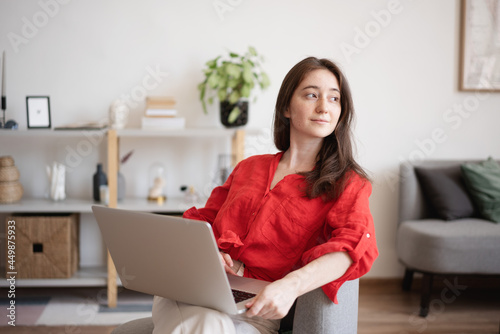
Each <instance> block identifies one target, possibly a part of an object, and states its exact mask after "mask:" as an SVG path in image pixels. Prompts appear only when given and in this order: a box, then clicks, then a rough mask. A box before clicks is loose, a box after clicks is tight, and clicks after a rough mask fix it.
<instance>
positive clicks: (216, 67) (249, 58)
mask: <svg viewBox="0 0 500 334" xmlns="http://www.w3.org/2000/svg"><path fill="white" fill-rule="evenodd" d="M262 61H263V59H262V56H259V55H258V54H257V51H256V50H255V48H253V47H249V48H248V51H247V52H246V53H245V54H243V55H239V54H237V53H234V52H229V57H228V58H225V59H224V58H222V56H218V57H216V58H215V59H212V60H209V61H208V62H207V63H206V68H205V69H204V71H203V73H204V74H205V80H204V81H203V82H202V83H200V84H199V85H198V89H199V91H200V101H201V104H202V106H203V111H204V112H205V114H206V113H207V102H208V103H209V104H212V103H213V101H214V98H215V97H217V98H218V99H219V101H220V117H221V123H222V124H223V125H224V126H226V127H235V126H242V125H245V124H246V123H247V121H248V98H249V97H250V93H251V92H252V90H253V89H254V88H255V87H256V86H259V87H260V89H262V90H264V89H266V88H267V87H269V84H270V82H269V77H268V76H267V74H266V73H265V72H264V71H263V70H262V68H261V62H262ZM209 92H212V95H211V96H208V95H209V94H208V93H209ZM255 99H256V97H255ZM255 99H254V101H255Z"/></svg>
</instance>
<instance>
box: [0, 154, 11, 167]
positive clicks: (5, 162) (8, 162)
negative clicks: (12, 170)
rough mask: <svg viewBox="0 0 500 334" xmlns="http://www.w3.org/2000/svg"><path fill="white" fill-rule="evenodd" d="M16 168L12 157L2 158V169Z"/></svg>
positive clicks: (0, 165) (0, 161)
mask: <svg viewBox="0 0 500 334" xmlns="http://www.w3.org/2000/svg"><path fill="white" fill-rule="evenodd" d="M12 166H14V159H12V157H11V156H8V155H6V156H3V157H0V167H12Z"/></svg>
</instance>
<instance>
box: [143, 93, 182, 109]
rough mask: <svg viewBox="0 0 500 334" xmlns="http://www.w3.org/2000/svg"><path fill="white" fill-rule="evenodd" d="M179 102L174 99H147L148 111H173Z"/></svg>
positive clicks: (149, 97)
mask: <svg viewBox="0 0 500 334" xmlns="http://www.w3.org/2000/svg"><path fill="white" fill-rule="evenodd" d="M176 103H177V101H175V99H174V98H173V97H163V96H160V97H155V96H148V97H146V108H147V109H173V108H174V107H175V104H176Z"/></svg>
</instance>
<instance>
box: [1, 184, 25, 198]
mask: <svg viewBox="0 0 500 334" xmlns="http://www.w3.org/2000/svg"><path fill="white" fill-rule="evenodd" d="M21 197H23V186H22V185H21V183H19V182H18V181H12V182H0V203H14V202H17V201H19V200H20V199H21Z"/></svg>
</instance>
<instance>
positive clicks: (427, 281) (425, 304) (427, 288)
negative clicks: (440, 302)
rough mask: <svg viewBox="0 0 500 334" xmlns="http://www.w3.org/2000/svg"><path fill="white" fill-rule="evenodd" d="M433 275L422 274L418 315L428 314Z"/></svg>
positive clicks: (424, 315) (425, 315)
mask: <svg viewBox="0 0 500 334" xmlns="http://www.w3.org/2000/svg"><path fill="white" fill-rule="evenodd" d="M433 278H434V275H432V274H423V277H422V292H421V296H420V314H419V315H420V316H421V317H423V318H425V317H427V314H429V305H430V303H431V291H432V280H433Z"/></svg>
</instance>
